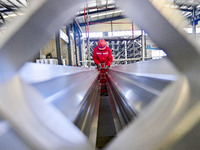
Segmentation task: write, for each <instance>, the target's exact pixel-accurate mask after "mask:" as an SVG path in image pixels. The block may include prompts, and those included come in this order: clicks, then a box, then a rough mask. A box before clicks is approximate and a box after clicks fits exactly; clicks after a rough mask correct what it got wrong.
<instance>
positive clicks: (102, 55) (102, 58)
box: [93, 46, 113, 93]
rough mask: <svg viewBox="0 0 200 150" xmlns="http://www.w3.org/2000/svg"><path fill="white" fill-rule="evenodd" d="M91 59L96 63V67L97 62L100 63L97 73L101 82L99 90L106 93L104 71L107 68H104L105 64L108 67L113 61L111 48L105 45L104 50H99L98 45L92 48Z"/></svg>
mask: <svg viewBox="0 0 200 150" xmlns="http://www.w3.org/2000/svg"><path fill="white" fill-rule="evenodd" d="M93 60H94V62H95V63H96V64H97V67H98V65H99V63H100V64H101V69H100V70H99V71H100V74H99V79H100V83H101V92H103V93H106V92H107V90H106V87H105V85H106V82H107V75H106V72H107V71H108V70H107V69H104V68H105V67H106V66H108V67H110V65H111V64H112V61H113V57H112V52H111V49H110V48H109V47H108V46H106V48H105V50H99V49H98V46H96V47H95V48H94V51H93Z"/></svg>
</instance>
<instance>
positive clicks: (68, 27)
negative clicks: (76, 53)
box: [66, 25, 72, 66]
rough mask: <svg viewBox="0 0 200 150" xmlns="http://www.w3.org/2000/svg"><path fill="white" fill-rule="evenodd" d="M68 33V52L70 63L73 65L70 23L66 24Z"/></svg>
mask: <svg viewBox="0 0 200 150" xmlns="http://www.w3.org/2000/svg"><path fill="white" fill-rule="evenodd" d="M66 33H67V36H68V38H69V43H67V52H68V64H69V65H70V66H71V65H72V53H71V51H72V50H71V46H70V44H71V42H70V41H71V40H70V25H68V26H66Z"/></svg>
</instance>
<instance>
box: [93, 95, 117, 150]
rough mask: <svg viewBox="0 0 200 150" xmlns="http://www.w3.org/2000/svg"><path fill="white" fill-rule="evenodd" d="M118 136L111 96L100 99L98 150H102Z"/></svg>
mask: <svg viewBox="0 0 200 150" xmlns="http://www.w3.org/2000/svg"><path fill="white" fill-rule="evenodd" d="M115 136H116V130H115V125H114V121H113V116H112V111H111V106H110V101H109V96H101V97H100V108H99V120H98V130H97V142H96V146H97V148H99V149H101V148H103V147H104V146H106V144H108V142H110V141H111V140H112V139H113V138H114V137H115Z"/></svg>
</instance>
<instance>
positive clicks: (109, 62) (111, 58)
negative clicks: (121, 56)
mask: <svg viewBox="0 0 200 150" xmlns="http://www.w3.org/2000/svg"><path fill="white" fill-rule="evenodd" d="M107 48H108V61H107V62H106V65H107V66H108V67H110V65H112V62H113V57H112V51H111V49H110V48H109V47H107Z"/></svg>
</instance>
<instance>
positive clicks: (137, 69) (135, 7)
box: [0, 0, 200, 150]
mask: <svg viewBox="0 0 200 150" xmlns="http://www.w3.org/2000/svg"><path fill="white" fill-rule="evenodd" d="M31 3H32V4H31V6H32V7H31V9H30V11H29V12H28V13H27V15H26V16H24V18H23V20H19V21H18V22H16V24H13V25H11V26H13V27H12V30H9V31H8V33H7V35H6V37H4V38H3V40H1V43H0V49H1V50H0V72H1V73H0V118H1V122H0V149H12V150H13V149H20V150H27V149H28V150H29V149H37V150H39V149H41V150H44V149H49V150H51V149H52V150H58V149H59V150H62V149H63V150H66V149H70V150H79V149H81V150H90V149H95V142H96V134H97V121H98V108H99V94H100V93H99V84H98V80H97V76H98V72H97V71H96V70H92V69H84V68H82V69H80V68H69V67H63V66H49V65H38V64H31V63H26V64H24V63H25V62H26V61H27V60H28V59H29V58H31V56H32V55H33V54H34V51H36V50H37V49H39V48H40V47H41V46H42V44H43V43H45V42H46V41H47V40H48V39H49V38H50V37H51V36H52V35H54V33H55V32H56V30H57V29H58V27H59V26H61V25H62V24H65V23H66V22H67V21H69V19H70V18H71V17H72V16H70V15H69V14H74V13H75V12H76V11H77V10H78V8H79V5H80V6H81V5H82V4H81V3H80V1H78V0H73V1H71V0H70V1H66V0H58V1H54V0H41V1H36V2H34V1H33V2H31ZM117 4H118V5H119V6H121V7H122V8H124V9H125V10H126V12H127V15H128V16H129V17H130V18H131V19H132V20H133V21H134V22H136V23H137V24H138V25H139V26H140V27H142V28H144V29H145V30H146V31H147V32H148V34H149V35H150V36H151V38H152V39H153V40H154V42H155V43H156V44H157V45H158V46H159V47H160V48H161V49H164V50H165V51H166V52H167V54H168V59H161V60H156V61H149V62H148V61H147V62H142V63H135V64H128V65H124V66H117V67H113V68H111V69H110V70H109V73H108V75H109V78H110V80H109V83H108V87H109V96H110V99H109V100H110V103H111V104H112V106H113V107H112V114H113V117H114V123H115V128H116V130H117V132H119V131H120V132H119V133H118V135H117V137H116V138H115V139H113V140H112V142H110V143H109V144H108V145H107V146H106V147H105V149H106V150H116V149H125V150H132V149H135V150H149V149H176V150H177V149H181V150H182V149H190V150H191V149H199V148H200V144H199V137H200V134H199V132H198V131H199V112H200V101H199V99H200V92H199V88H200V76H199V74H200V68H199V66H200V64H199V63H200V59H199V58H200V57H199V55H200V49H199V47H198V46H197V44H196V43H194V42H191V41H190V40H189V39H187V37H186V36H185V35H184V33H183V31H181V30H180V29H179V28H178V27H179V25H180V22H178V20H179V19H177V16H176V13H173V12H172V13H170V11H168V12H169V13H168V14H170V15H168V16H166V14H167V13H163V12H166V11H165V9H168V8H165V7H163V6H162V5H159V6H158V5H157V4H159V1H157V2H156V1H151V2H150V1H148V0H127V1H126V3H123V1H121V0H118V1H117ZM141 10H142V11H141ZM158 10H159V11H158ZM66 14H68V15H66ZM135 14H137V15H135ZM146 14H148V15H146ZM44 16H45V21H44ZM149 16H151V17H149ZM66 18H67V19H66ZM169 20H170V21H169ZM155 22H156V24H155ZM47 31H48V32H47ZM162 35H165V36H162ZM38 39H40V40H38ZM169 43H170V44H169ZM22 66H23V67H22ZM133 116H137V117H136V118H134V119H132V120H131V118H133ZM130 120H131V121H130ZM126 124H127V126H126V127H125V125H126ZM76 126H77V127H78V128H77V127H76ZM122 129H123V130H122ZM81 131H82V132H81ZM83 133H84V134H83Z"/></svg>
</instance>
